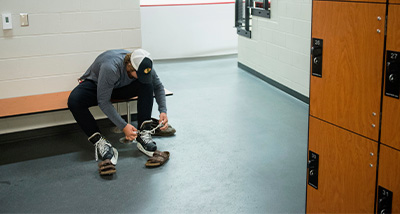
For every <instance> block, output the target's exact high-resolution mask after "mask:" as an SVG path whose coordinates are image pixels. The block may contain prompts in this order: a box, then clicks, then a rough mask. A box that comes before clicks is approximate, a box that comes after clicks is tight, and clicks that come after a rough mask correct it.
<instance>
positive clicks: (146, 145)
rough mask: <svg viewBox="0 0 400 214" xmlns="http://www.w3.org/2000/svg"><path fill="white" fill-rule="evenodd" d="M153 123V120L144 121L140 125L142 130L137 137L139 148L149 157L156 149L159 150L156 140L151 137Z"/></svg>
mask: <svg viewBox="0 0 400 214" xmlns="http://www.w3.org/2000/svg"><path fill="white" fill-rule="evenodd" d="M151 123H152V121H151V120H147V121H144V122H143V123H142V125H141V126H140V131H139V134H138V136H137V138H136V141H137V148H138V149H139V150H140V151H141V152H143V153H144V154H145V155H147V156H149V157H152V156H153V153H154V151H156V150H157V145H156V142H154V141H153V139H152V138H151V134H152V133H151V132H152V128H151Z"/></svg>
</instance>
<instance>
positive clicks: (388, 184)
mask: <svg viewBox="0 0 400 214" xmlns="http://www.w3.org/2000/svg"><path fill="white" fill-rule="evenodd" d="M378 171H379V173H378V187H379V186H381V187H383V188H385V189H387V190H389V191H391V192H392V201H391V204H392V207H391V211H392V212H391V213H400V151H399V150H395V149H392V148H390V147H387V146H385V145H381V148H380V152H379V170H378ZM377 195H378V197H379V192H378V194H377ZM378 201H379V200H378V199H377V206H376V207H377V209H378V208H379V206H378V205H379V204H378ZM378 213H379V212H378Z"/></svg>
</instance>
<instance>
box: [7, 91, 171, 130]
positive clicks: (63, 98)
mask: <svg viewBox="0 0 400 214" xmlns="http://www.w3.org/2000/svg"><path fill="white" fill-rule="evenodd" d="M70 93H71V91H63V92H56V93H49V94H40V95H30V96H23V97H13V98H5V99H0V118H6V117H14V116H20V115H28V114H37V113H44V112H52V111H59V110H66V109H68V106H67V101H68V97H69V94H70ZM165 95H166V96H171V95H173V93H172V92H171V91H169V90H167V89H165ZM135 100H137V97H132V98H130V99H127V100H111V101H112V102H113V103H121V102H125V103H126V105H127V115H128V121H127V122H128V123H130V122H131V117H130V115H131V114H129V112H130V102H131V101H135Z"/></svg>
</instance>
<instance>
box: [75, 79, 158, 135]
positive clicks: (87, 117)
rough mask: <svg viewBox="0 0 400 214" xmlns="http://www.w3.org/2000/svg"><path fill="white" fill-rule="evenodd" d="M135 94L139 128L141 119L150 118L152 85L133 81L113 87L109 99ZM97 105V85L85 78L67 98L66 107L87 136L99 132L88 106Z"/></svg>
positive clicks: (125, 97)
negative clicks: (119, 86) (120, 86)
mask: <svg viewBox="0 0 400 214" xmlns="http://www.w3.org/2000/svg"><path fill="white" fill-rule="evenodd" d="M135 96H138V101H137V111H138V115H137V118H138V125H139V127H136V128H140V126H141V124H142V123H143V121H146V120H150V119H151V111H152V109H153V99H154V98H153V85H152V84H142V83H140V82H139V81H134V82H133V83H131V84H130V85H127V86H124V87H122V88H117V89H114V90H113V92H112V95H111V99H129V98H131V97H135ZM97 105H98V104H97V85H96V83H94V82H93V81H91V80H85V81H83V82H82V83H80V84H79V85H78V86H76V87H75V89H74V90H72V92H71V94H70V95H69V98H68V108H69V109H70V111H71V112H72V115H73V116H74V118H75V120H76V122H77V123H78V124H79V126H80V127H81V128H82V130H83V131H84V132H85V134H86V135H87V136H88V137H90V136H92V135H93V134H94V133H96V132H100V129H99V127H98V126H97V123H96V120H95V119H94V117H93V115H92V113H90V111H89V107H92V106H97Z"/></svg>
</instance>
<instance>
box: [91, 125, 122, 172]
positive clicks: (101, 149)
mask: <svg viewBox="0 0 400 214" xmlns="http://www.w3.org/2000/svg"><path fill="white" fill-rule="evenodd" d="M89 141H90V142H91V143H93V144H94V146H95V156H96V161H97V160H98V156H99V155H100V157H101V159H102V160H103V161H104V160H107V159H109V160H110V161H111V163H112V164H113V165H117V161H118V151H117V149H116V148H114V147H113V146H112V145H111V143H110V142H109V141H108V140H107V139H105V138H104V137H103V136H102V135H101V134H100V133H98V132H96V133H94V134H93V135H92V136H90V137H89Z"/></svg>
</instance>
